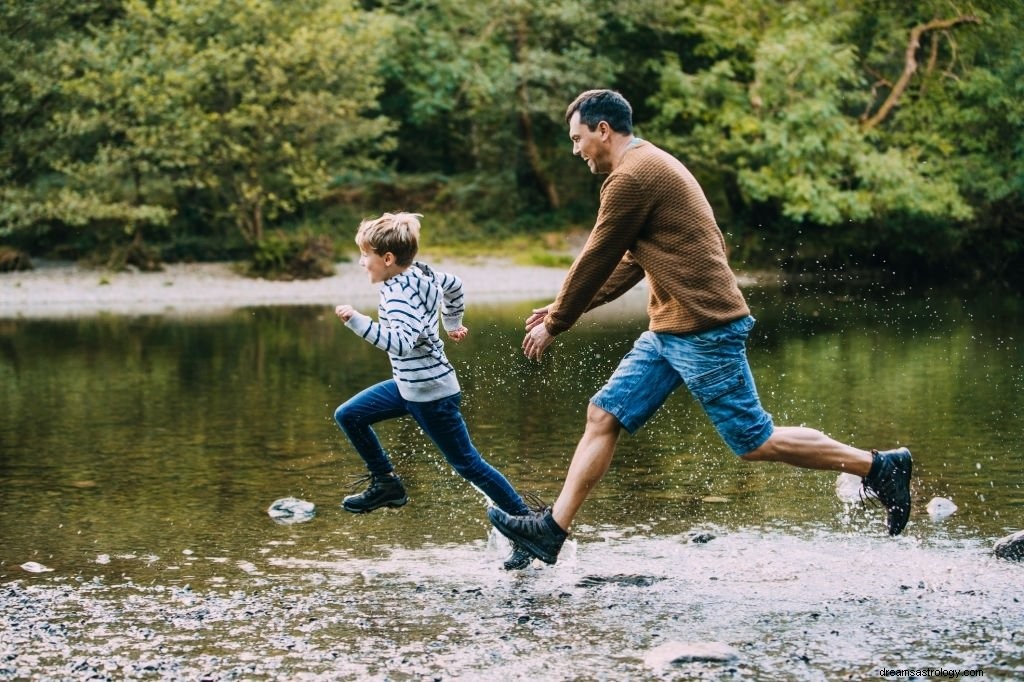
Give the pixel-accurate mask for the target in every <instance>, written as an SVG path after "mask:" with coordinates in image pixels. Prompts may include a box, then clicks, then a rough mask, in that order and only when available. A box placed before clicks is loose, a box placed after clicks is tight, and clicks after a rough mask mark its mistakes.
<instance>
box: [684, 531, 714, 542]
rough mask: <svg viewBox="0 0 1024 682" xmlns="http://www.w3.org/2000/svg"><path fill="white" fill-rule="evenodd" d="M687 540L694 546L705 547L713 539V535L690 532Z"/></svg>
mask: <svg viewBox="0 0 1024 682" xmlns="http://www.w3.org/2000/svg"><path fill="white" fill-rule="evenodd" d="M686 537H687V539H688V540H689V541H690V542H692V543H693V544H695V545H706V544H707V543H709V542H711V541H712V540H714V539H715V537H716V536H715V534H714V533H712V532H711V531H707V530H691V531H690V532H689V533H688V534H687V536H686Z"/></svg>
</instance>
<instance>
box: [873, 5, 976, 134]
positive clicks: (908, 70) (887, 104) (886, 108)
mask: <svg viewBox="0 0 1024 682" xmlns="http://www.w3.org/2000/svg"><path fill="white" fill-rule="evenodd" d="M965 23H971V24H980V23H981V19H979V18H978V17H976V16H974V15H973V14H967V15H963V16H959V17H954V18H952V19H933V20H932V21H929V22H928V23H926V24H919V25H917V26H915V27H914V28H912V29H911V30H910V40H909V41H907V49H906V52H905V53H904V57H903V73H902V74H900V78H899V80H897V81H896V84H895V85H893V86H892V90H891V91H889V96H888V97H886V98H885V101H884V102H882V106H880V107H878V111H876V112H875V113H874V115H873V116H868V115H867V114H864V115H863V116H861V119H860V122H861V127H862V128H863V129H864V130H871V129H872V128H874V127H875V126H877V125H878V124H879V123H881V122H882V121H884V120H885V119H886V117H888V116H889V113H890V112H891V111H892V109H893V107H895V106H896V105H897V104H899V101H900V97H902V96H903V93H904V92H905V91H906V89H907V86H908V85H909V84H910V79H911V78H912V77H913V75H914V72H916V71H917V50H918V49H919V48H920V47H921V36H922V35H924V34H925V33H927V32H928V31H941V30H945V29H949V28H953V27H954V26H957V25H959V24H965Z"/></svg>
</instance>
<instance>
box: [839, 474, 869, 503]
mask: <svg viewBox="0 0 1024 682" xmlns="http://www.w3.org/2000/svg"><path fill="white" fill-rule="evenodd" d="M862 483H863V480H862V479H861V477H860V476H855V475H853V474H846V473H843V474H839V478H837V479H836V495H838V496H839V499H840V500H842V501H843V502H848V503H854V502H860V501H861V499H862V496H861V492H860V491H861V484H862Z"/></svg>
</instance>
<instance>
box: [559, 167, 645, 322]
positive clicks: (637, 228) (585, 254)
mask: <svg viewBox="0 0 1024 682" xmlns="http://www.w3.org/2000/svg"><path fill="white" fill-rule="evenodd" d="M646 220H647V206H646V198H645V197H644V194H643V189H642V188H641V187H640V185H639V184H638V183H637V181H636V180H635V179H634V178H633V177H632V176H630V175H625V174H623V175H610V176H608V179H607V180H606V181H605V183H604V185H602V187H601V208H600V209H599V210H598V214H597V222H596V223H595V225H594V229H593V230H591V232H590V237H589V238H588V239H587V243H586V245H584V247H583V251H581V252H580V254H579V256H577V257H576V260H575V261H574V262H573V264H572V267H571V268H569V272H568V274H567V275H566V276H565V280H564V281H563V282H562V288H561V290H560V291H559V292H558V297H557V298H556V299H555V302H554V303H552V304H551V305H550V306H548V311H547V318H546V319H545V321H544V325H545V326H546V327H547V331H548V333H550V334H551V335H552V336H555V335H557V334H560V333H562V332H564V331H565V330H567V329H569V327H571V326H572V325H573V324H575V322H576V320H578V319H579V318H580V315H582V314H583V313H584V312H586V311H587V310H590V309H591V308H594V307H595V306H597V305H600V304H601V303H606V302H608V301H610V300H612V299H613V298H615V297H617V296H619V295H621V294H622V293H623V292H625V291H626V290H627V289H628V288H629V287H631V286H632V285H634V284H636V283H637V282H639V281H640V279H642V277H643V270H642V269H641V268H640V267H639V266H638V265H636V263H635V261H633V260H632V257H628V258H627V251H628V250H629V249H630V248H631V247H632V246H633V245H634V244H635V243H636V240H637V237H638V236H639V235H640V232H641V230H642V229H643V227H644V224H645V222H646ZM613 275H614V278H613ZM627 284H628V286H627ZM599 293H600V294H601V297H600V298H598V300H597V302H595V298H596V297H597V295H598V294H599ZM611 294H614V295H611Z"/></svg>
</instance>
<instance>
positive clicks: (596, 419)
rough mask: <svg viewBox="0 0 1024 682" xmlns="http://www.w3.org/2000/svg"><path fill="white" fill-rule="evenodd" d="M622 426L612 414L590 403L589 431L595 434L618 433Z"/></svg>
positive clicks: (588, 415)
mask: <svg viewBox="0 0 1024 682" xmlns="http://www.w3.org/2000/svg"><path fill="white" fill-rule="evenodd" d="M621 428H622V425H621V424H620V423H619V420H618V418H616V416H615V415H613V414H612V413H611V412H609V411H607V410H605V409H603V408H600V407H598V406H597V405H595V404H594V403H590V404H589V405H588V407H587V431H591V432H595V433H618V432H619V429H621Z"/></svg>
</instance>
